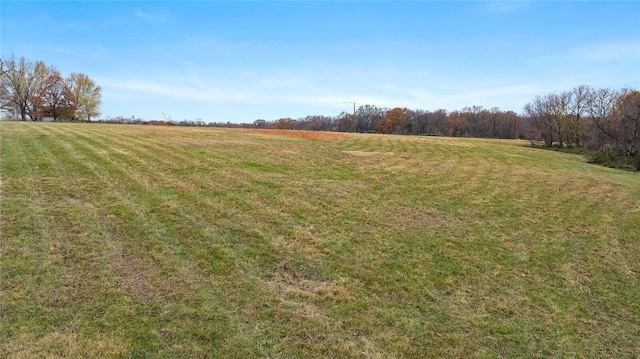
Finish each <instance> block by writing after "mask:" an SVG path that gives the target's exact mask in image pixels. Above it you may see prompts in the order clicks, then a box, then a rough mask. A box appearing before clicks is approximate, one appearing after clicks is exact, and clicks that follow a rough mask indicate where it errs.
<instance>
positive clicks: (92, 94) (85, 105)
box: [66, 72, 102, 121]
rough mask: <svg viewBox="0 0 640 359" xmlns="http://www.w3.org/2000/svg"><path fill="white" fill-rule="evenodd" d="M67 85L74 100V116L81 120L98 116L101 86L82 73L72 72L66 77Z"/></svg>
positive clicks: (88, 119)
mask: <svg viewBox="0 0 640 359" xmlns="http://www.w3.org/2000/svg"><path fill="white" fill-rule="evenodd" d="M66 83H67V86H68V87H69V89H70V90H71V92H72V93H73V96H74V97H75V100H76V112H75V116H77V117H78V118H80V119H82V120H86V121H91V118H94V117H98V116H100V104H101V102H102V88H101V87H100V86H98V85H96V83H95V82H94V81H93V80H92V79H90V78H89V76H87V75H85V74H83V73H75V72H72V73H71V74H70V75H69V76H68V77H67V79H66Z"/></svg>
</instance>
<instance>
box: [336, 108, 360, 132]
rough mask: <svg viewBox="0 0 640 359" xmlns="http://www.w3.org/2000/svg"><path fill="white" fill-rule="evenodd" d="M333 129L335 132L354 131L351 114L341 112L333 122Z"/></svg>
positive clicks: (353, 120) (354, 126)
mask: <svg viewBox="0 0 640 359" xmlns="http://www.w3.org/2000/svg"><path fill="white" fill-rule="evenodd" d="M333 130H334V131H336V132H355V130H356V121H355V118H354V116H353V114H351V113H348V112H344V111H343V112H341V113H340V114H339V115H338V116H337V117H336V119H335V121H334V122H333Z"/></svg>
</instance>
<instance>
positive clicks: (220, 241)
mask: <svg viewBox="0 0 640 359" xmlns="http://www.w3.org/2000/svg"><path fill="white" fill-rule="evenodd" d="M0 180H1V187H0V191H1V192H0V196H1V208H0V211H1V212H0V230H1V234H0V316H1V317H0V357H2V358H61V357H64V358H86V357H92V358H114V357H122V358H205V357H211V358H418V357H427V358H442V357H445V358H505V357H507V358H508V357H518V358H548V357H554V358H638V357H639V356H640V278H639V277H640V174H638V173H630V172H624V171H619V170H613V169H608V168H604V167H599V166H595V165H591V164H588V163H586V161H585V159H584V158H583V157H581V156H578V155H573V154H567V153H560V152H554V151H546V150H541V149H537V148H532V147H531V146H530V143H529V142H526V141H515V140H483V139H461V138H441V137H417V136H416V137H409V136H392V135H364V134H337V133H320V132H316V133H307V132H286V131H281V132H269V131H262V132H258V131H252V130H246V129H216V128H196V127H155V126H129V125H99V124H64V123H24V122H0Z"/></svg>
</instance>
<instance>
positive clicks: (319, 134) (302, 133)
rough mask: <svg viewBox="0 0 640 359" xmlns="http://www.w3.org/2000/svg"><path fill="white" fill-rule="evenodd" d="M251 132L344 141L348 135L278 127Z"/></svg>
mask: <svg viewBox="0 0 640 359" xmlns="http://www.w3.org/2000/svg"><path fill="white" fill-rule="evenodd" d="M248 131H249V132H254V133H263V134H267V135H281V136H289V137H296V138H303V139H305V140H312V141H342V140H344V139H345V138H346V137H347V134H345V133H339V132H325V131H304V130H276V129H250V130H248Z"/></svg>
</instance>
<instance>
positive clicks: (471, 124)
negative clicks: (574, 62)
mask: <svg viewBox="0 0 640 359" xmlns="http://www.w3.org/2000/svg"><path fill="white" fill-rule="evenodd" d="M101 91H102V90H101V88H100V86H98V85H96V83H95V82H94V81H93V80H92V79H90V78H89V77H88V76H87V75H85V74H82V73H71V74H70V75H69V76H67V77H66V78H63V77H62V75H61V74H60V71H58V70H57V69H56V68H55V67H52V66H47V65H46V64H45V63H43V62H42V61H36V62H35V63H33V62H29V61H27V60H26V59H25V58H24V57H21V58H20V59H16V58H15V57H14V56H11V57H9V58H0V110H2V112H3V113H4V117H5V118H10V119H19V120H23V121H26V120H32V121H42V120H44V119H47V118H49V119H52V120H53V121H58V120H81V121H91V120H92V119H95V118H97V117H98V116H99V115H100V104H101ZM100 122H108V123H133V124H149V125H180V126H217V127H245V128H247V127H248V128H262V129H288V130H308V131H335V132H360V133H384V134H402V135H433V136H450V137H483V138H507V139H508V138H520V139H529V140H532V141H536V142H540V143H541V144H542V145H543V146H545V147H554V146H555V147H559V148H577V149H586V150H590V151H592V152H591V154H592V161H593V162H597V163H602V164H606V165H611V166H616V167H627V168H632V169H635V170H640V91H638V90H635V89H631V88H623V89H619V90H612V89H608V88H593V87H590V86H587V85H581V86H577V87H575V88H573V89H571V90H567V91H563V92H560V93H556V92H553V93H549V94H546V95H540V96H536V97H535V98H533V99H532V100H531V101H530V102H528V103H527V104H525V105H524V108H523V110H522V112H521V113H520V114H518V113H515V112H513V111H502V110H500V109H499V108H491V109H485V108H483V107H482V106H467V107H464V108H462V109H461V110H456V111H450V112H449V111H447V110H444V109H438V110H435V111H428V110H413V109H408V108H401V107H396V108H380V107H376V106H374V105H368V104H367V105H362V106H360V107H358V108H357V109H355V105H354V111H353V113H349V112H342V113H340V114H339V115H337V116H323V115H311V116H307V117H304V118H298V119H293V118H280V119H277V120H273V121H266V120H263V119H259V120H256V121H254V122H253V123H243V124H237V123H231V122H227V123H205V122H204V121H203V120H202V119H197V120H195V121H188V120H183V121H179V122H174V121H172V120H171V119H169V120H167V119H165V121H144V120H141V119H137V118H135V117H131V118H125V117H117V118H112V119H102V120H100Z"/></svg>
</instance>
